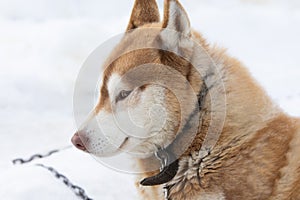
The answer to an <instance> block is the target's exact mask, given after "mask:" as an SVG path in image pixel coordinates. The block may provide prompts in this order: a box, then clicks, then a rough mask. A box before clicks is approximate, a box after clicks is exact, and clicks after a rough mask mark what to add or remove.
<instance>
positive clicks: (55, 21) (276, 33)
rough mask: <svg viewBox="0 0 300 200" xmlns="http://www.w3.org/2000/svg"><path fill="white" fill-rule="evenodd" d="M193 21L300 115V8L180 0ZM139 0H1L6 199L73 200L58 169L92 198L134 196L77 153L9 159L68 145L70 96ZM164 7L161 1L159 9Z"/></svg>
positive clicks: (127, 185) (281, 2)
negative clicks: (18, 162) (22, 161)
mask: <svg viewBox="0 0 300 200" xmlns="http://www.w3.org/2000/svg"><path fill="white" fill-rule="evenodd" d="M181 2H182V4H183V5H184V7H185V8H186V10H187V11H188V13H189V15H190V18H191V22H192V25H193V27H194V28H195V29H197V30H199V31H201V32H202V33H203V34H204V36H205V37H206V38H207V39H208V41H210V42H211V43H216V44H218V45H219V46H221V47H226V48H228V52H229V54H230V55H233V56H235V57H237V58H239V60H241V61H242V62H243V63H245V65H246V66H247V67H248V68H249V70H250V71H251V73H252V74H253V75H254V77H255V78H256V79H257V80H258V81H259V82H260V83H261V85H263V87H264V88H265V89H266V91H267V92H268V93H269V94H270V96H271V97H272V98H273V99H274V100H275V101H276V102H277V103H278V104H279V105H280V106H281V107H282V108H283V109H284V110H285V111H286V112H288V113H289V114H291V115H293V116H299V115H300V106H299V103H300V89H299V84H300V79H299V75H300V60H299V52H300V40H299V35H300V2H299V1H297V0H289V1H288V0H273V1H270V0H228V1H222V0H212V1H205V0H200V1H199V0H189V1H188V0H182V1H181ZM132 4H133V0H122V1H119V0H110V1H103V0H91V1H84V0H74V1H69V0H40V1H35V0H27V1H20V0H10V1H5V0H0V70H1V72H0V89H1V93H0V108H1V112H0V119H1V121H0V125H1V133H0V134H1V146H0V156H1V161H0V197H1V199H10V200H20V199H22V200H27V199H28V200H29V199H30V200H34V199H76V196H75V195H74V194H73V193H72V192H71V191H70V190H69V189H68V188H66V187H65V186H64V185H63V183H61V182H60V181H59V180H56V179H55V178H54V177H53V176H52V174H51V173H50V172H48V171H46V170H44V169H42V168H39V167H37V166H34V164H35V163H44V164H45V165H49V166H53V167H54V168H56V169H57V170H58V171H60V172H62V173H63V174H65V175H67V177H68V178H70V179H71V181H72V182H74V183H75V184H77V185H79V186H82V187H83V188H84V189H85V190H86V192H87V194H88V195H89V196H91V197H93V198H94V199H105V200H110V199H137V194H136V192H135V188H134V175H132V174H125V173H120V172H116V171H114V170H111V169H109V168H107V167H105V166H103V165H101V164H99V163H98V162H96V161H95V160H94V159H93V158H92V157H91V156H89V155H87V154H84V153H82V152H80V151H78V150H76V149H75V148H71V149H68V150H65V151H63V152H61V153H58V154H55V155H53V156H51V157H49V158H45V159H43V160H38V161H35V162H34V163H31V164H27V165H24V166H13V165H12V164H11V160H12V159H14V158H17V157H28V156H30V155H32V154H34V153H43V152H47V151H49V150H52V149H56V148H61V147H64V146H67V145H69V144H70V138H71V136H72V134H73V133H74V132H75V130H76V124H75V122H74V119H73V108H72V106H73V105H72V97H73V89H74V85H75V80H76V76H77V74H78V72H79V70H80V67H81V65H82V64H83V62H84V61H85V59H86V58H87V57H88V55H89V54H90V53H91V52H92V51H93V50H94V49H95V48H96V47H98V46H99V45H100V44H101V43H102V42H104V41H105V40H107V39H109V38H110V37H111V36H114V35H116V34H119V33H122V32H123V31H124V29H125V27H126V25H127V20H128V17H129V14H130V10H131V7H132ZM162 4H163V1H162V0H160V1H159V5H160V7H162Z"/></svg>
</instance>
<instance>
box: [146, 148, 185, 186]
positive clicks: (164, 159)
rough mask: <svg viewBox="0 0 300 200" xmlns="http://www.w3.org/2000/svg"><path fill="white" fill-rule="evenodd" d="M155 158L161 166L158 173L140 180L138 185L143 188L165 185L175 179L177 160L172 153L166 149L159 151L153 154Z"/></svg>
mask: <svg viewBox="0 0 300 200" xmlns="http://www.w3.org/2000/svg"><path fill="white" fill-rule="evenodd" d="M155 156H156V158H157V159H158V160H159V161H160V164H161V168H160V173H159V174H157V175H155V176H151V177H148V178H145V179H144V180H142V181H141V182H140V184H141V185H143V186H154V185H161V184H164V183H167V182H169V181H171V180H172V179H173V178H174V177H175V175H176V173H177V171H178V166H179V165H178V159H176V157H175V155H174V154H173V153H172V152H170V151H168V150H167V149H160V150H159V151H157V152H155ZM171 162H172V163H171Z"/></svg>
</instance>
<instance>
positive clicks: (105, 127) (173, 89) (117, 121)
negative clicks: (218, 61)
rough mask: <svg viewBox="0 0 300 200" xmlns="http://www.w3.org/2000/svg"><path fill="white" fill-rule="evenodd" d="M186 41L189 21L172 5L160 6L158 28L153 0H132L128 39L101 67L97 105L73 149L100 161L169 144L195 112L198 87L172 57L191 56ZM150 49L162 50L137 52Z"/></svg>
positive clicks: (170, 0)
mask: <svg viewBox="0 0 300 200" xmlns="http://www.w3.org/2000/svg"><path fill="white" fill-rule="evenodd" d="M190 37H192V31H191V27H190V22H189V19H188V16H187V14H186V12H185V11H184V9H183V7H182V6H181V5H180V4H179V2H178V1H177V0H167V1H165V10H164V19H163V22H162V23H161V22H160V17H159V11H158V7H157V4H156V2H155V0H136V2H135V5H134V8H133V11H132V15H131V19H130V22H129V25H128V27H127V33H126V34H125V35H124V37H123V39H122V40H121V41H120V43H119V44H118V45H117V46H116V48H115V49H114V51H113V52H112V53H111V56H110V57H109V58H108V61H107V64H106V65H105V66H104V67H105V70H104V72H103V74H102V82H101V86H100V91H99V94H100V95H99V96H100V97H99V101H98V104H97V106H96V107H95V108H94V110H93V111H92V112H91V114H90V116H89V117H88V119H87V121H86V123H84V124H83V125H82V127H81V128H80V129H79V131H78V132H77V133H76V134H75V135H74V136H73V138H72V142H73V144H74V145H75V146H76V147H78V148H79V149H82V150H85V151H87V152H89V153H91V154H94V155H96V156H99V157H103V156H111V155H113V154H116V153H119V152H122V151H127V152H129V153H131V154H135V155H138V156H140V157H147V156H149V155H151V154H152V153H153V152H155V151H157V149H158V148H163V147H166V146H168V145H169V144H170V143H172V142H173V140H174V139H175V137H176V136H177V134H178V132H179V131H180V130H181V129H182V128H183V126H184V125H185V123H186V121H187V120H188V117H189V116H190V114H191V113H192V112H193V110H194V109H195V105H196V103H197V97H196V95H195V92H194V90H197V91H199V88H198V87H201V84H202V82H201V80H200V79H199V77H192V76H194V75H193V73H191V70H192V67H191V64H190V62H189V61H188V60H187V59H185V58H182V57H180V56H178V55H176V53H178V52H181V53H183V54H184V55H191V52H192V49H193V43H191V42H190V41H189V39H190ZM153 45H154V46H155V45H158V46H161V47H162V48H164V50H162V49H158V48H142V47H145V46H153ZM112 58H113V59H112ZM193 81H194V82H193ZM194 85H197V87H196V86H195V87H194Z"/></svg>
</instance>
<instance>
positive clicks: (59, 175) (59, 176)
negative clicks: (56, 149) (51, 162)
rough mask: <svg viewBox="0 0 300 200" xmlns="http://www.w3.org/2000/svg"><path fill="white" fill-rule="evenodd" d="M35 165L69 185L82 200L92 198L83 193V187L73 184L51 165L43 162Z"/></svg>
mask: <svg viewBox="0 0 300 200" xmlns="http://www.w3.org/2000/svg"><path fill="white" fill-rule="evenodd" d="M36 166H39V167H42V168H44V169H47V170H48V171H50V172H51V173H52V174H53V175H54V176H55V178H57V179H59V180H61V181H62V182H63V183H64V184H65V185H66V186H67V187H69V188H70V189H71V190H72V191H73V192H74V194H75V195H76V196H78V197H80V199H83V200H93V199H92V198H90V197H88V195H87V194H86V193H85V191H84V189H82V188H81V187H79V186H77V185H74V184H73V183H72V182H71V181H70V180H69V179H68V178H67V177H66V176H65V175H63V174H61V173H59V172H58V171H57V170H56V169H54V168H53V167H49V166H45V165H43V164H36Z"/></svg>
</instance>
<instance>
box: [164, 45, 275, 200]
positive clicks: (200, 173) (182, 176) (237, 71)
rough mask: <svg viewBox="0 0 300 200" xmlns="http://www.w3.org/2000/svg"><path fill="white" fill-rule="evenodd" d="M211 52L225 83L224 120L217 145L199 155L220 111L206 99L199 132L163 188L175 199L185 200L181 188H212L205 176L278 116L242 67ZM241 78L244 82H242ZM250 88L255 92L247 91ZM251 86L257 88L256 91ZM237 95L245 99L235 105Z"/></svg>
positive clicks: (197, 189) (218, 167) (266, 97)
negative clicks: (213, 121) (172, 177)
mask: <svg viewBox="0 0 300 200" xmlns="http://www.w3.org/2000/svg"><path fill="white" fill-rule="evenodd" d="M210 52H214V54H211V56H212V58H213V59H214V62H215V63H216V64H217V65H219V66H218V67H219V69H220V70H221V76H223V77H226V79H225V80H224V85H225V89H226V94H225V95H226V100H227V102H226V120H225V122H224V126H223V129H222V132H221V134H220V137H219V138H218V141H217V143H216V144H215V145H214V147H213V148H212V149H211V150H210V151H209V152H206V153H204V154H203V155H200V154H201V152H200V150H201V147H203V146H202V145H203V141H204V140H205V137H207V133H208V129H209V125H210V123H211V115H212V114H214V113H216V112H219V110H213V109H212V107H211V102H210V98H205V101H204V102H203V106H202V108H201V115H200V118H199V120H200V126H199V131H198V133H197V135H196V137H195V138H194V140H193V142H192V144H191V145H190V147H189V148H188V149H187V151H186V152H185V153H184V154H183V155H182V156H181V157H180V158H179V169H178V172H177V174H176V176H175V177H174V179H173V180H171V181H170V182H168V183H167V184H166V187H167V188H168V195H169V196H170V197H172V196H176V197H179V198H176V199H181V198H180V197H184V194H183V192H182V190H181V188H183V187H185V188H188V187H189V186H190V187H193V188H190V189H191V190H195V191H201V190H203V189H204V188H208V187H213V186H212V185H211V183H210V178H209V177H207V175H206V174H210V175H209V176H212V175H213V174H214V173H215V172H216V171H217V170H219V169H220V168H221V167H222V166H223V164H224V163H225V162H230V159H232V157H233V154H235V153H237V152H239V150H240V149H241V148H242V147H243V145H244V144H245V143H246V142H247V141H249V140H251V138H252V137H253V136H254V133H255V132H256V131H257V130H259V129H261V128H263V127H265V126H266V124H267V123H268V120H269V119H271V118H272V117H274V116H275V115H278V114H279V113H280V110H279V109H276V105H274V104H273V102H272V101H271V100H270V98H269V97H268V96H267V95H265V93H264V91H263V90H262V89H261V87H260V86H259V85H258V84H257V83H255V81H254V80H253V79H252V78H251V77H249V76H250V75H249V73H248V72H247V71H246V70H245V69H244V68H243V67H241V64H240V63H239V62H238V61H236V60H235V59H233V58H231V57H229V56H227V55H226V54H225V53H224V52H223V51H220V50H216V49H213V50H210ZM228 63H235V64H236V65H235V66H230V65H229V64H228ZM229 71H230V73H229ZM243 77H247V78H245V79H243ZM250 85H251V86H252V88H253V89H254V90H255V91H248V88H250ZM253 85H256V88H255V87H253ZM248 86H249V87H248ZM208 92H209V91H208ZM248 92H249V93H252V95H253V93H255V94H256V95H255V96H249V95H247V93H248ZM237 95H239V96H243V97H244V98H245V97H246V98H245V99H243V100H242V101H240V102H236V101H235V99H236V98H234V97H235V96H237ZM208 96H209V94H208ZM249 107H251V108H253V109H252V110H250V112H251V113H249ZM261 108H263V109H261ZM197 187H198V188H197ZM186 191H189V189H186ZM181 195H182V196H181ZM171 199H172V198H171Z"/></svg>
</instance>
